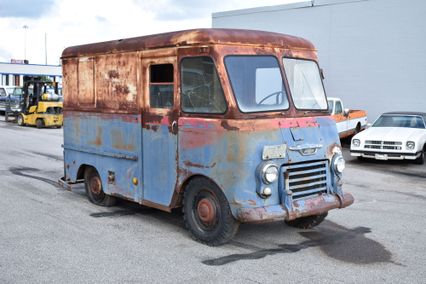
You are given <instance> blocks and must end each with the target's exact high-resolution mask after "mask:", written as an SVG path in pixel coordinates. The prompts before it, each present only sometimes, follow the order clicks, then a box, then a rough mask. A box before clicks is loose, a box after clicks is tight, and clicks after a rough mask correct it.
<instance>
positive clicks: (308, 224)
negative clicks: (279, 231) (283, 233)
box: [285, 212, 328, 229]
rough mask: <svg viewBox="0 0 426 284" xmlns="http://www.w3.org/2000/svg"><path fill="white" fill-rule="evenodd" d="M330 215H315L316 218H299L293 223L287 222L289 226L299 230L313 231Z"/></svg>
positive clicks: (292, 221)
mask: <svg viewBox="0 0 426 284" xmlns="http://www.w3.org/2000/svg"><path fill="white" fill-rule="evenodd" d="M327 215H328V213H327V212H326V213H324V214H320V215H314V216H307V217H302V218H298V219H295V220H291V221H285V222H286V224H287V225H289V226H291V227H295V228H299V229H312V228H313V227H315V226H318V225H319V224H321V223H322V221H324V219H325V217H327Z"/></svg>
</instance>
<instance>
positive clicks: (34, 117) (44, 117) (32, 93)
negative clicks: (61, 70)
mask: <svg viewBox="0 0 426 284" xmlns="http://www.w3.org/2000/svg"><path fill="white" fill-rule="evenodd" d="M62 107H63V104H62V100H61V96H60V95H59V92H58V84H57V82H52V81H48V80H46V79H43V77H30V78H27V80H25V81H24V87H23V100H22V102H21V112H20V113H19V114H18V118H17V120H18V125H21V126H24V125H30V126H36V127H37V128H43V127H57V128H61V127H62V124H63V116H62Z"/></svg>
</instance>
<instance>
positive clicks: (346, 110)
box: [343, 108, 349, 116]
mask: <svg viewBox="0 0 426 284" xmlns="http://www.w3.org/2000/svg"><path fill="white" fill-rule="evenodd" d="M343 115H344V116H348V115H349V109H347V108H345V110H344V111H343Z"/></svg>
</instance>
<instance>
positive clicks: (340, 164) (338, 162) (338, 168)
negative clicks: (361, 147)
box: [333, 155, 345, 174]
mask: <svg viewBox="0 0 426 284" xmlns="http://www.w3.org/2000/svg"><path fill="white" fill-rule="evenodd" d="M333 167H334V170H335V172H336V173H338V174H341V173H343V171H344V170H345V159H343V156H341V155H336V156H335V157H334V159H333Z"/></svg>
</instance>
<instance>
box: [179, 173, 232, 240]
mask: <svg viewBox="0 0 426 284" xmlns="http://www.w3.org/2000/svg"><path fill="white" fill-rule="evenodd" d="M183 218H184V222H185V226H186V228H187V229H188V230H189V232H190V233H191V235H192V237H193V238H194V239H195V240H197V241H199V242H201V243H204V244H207V245H209V246H218V245H222V244H224V243H226V242H227V241H229V240H230V239H232V238H233V237H234V236H235V234H236V233H237V231H238V227H239V222H238V221H237V220H235V219H234V216H233V215H232V213H231V209H230V207H229V203H228V200H227V199H226V197H225V195H224V194H223V192H222V190H221V189H220V188H219V187H218V186H217V185H216V184H214V183H213V182H212V181H210V180H208V179H205V178H194V179H193V180H191V181H190V182H189V184H188V186H187V187H186V189H185V193H184V199H183Z"/></svg>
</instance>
